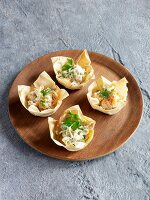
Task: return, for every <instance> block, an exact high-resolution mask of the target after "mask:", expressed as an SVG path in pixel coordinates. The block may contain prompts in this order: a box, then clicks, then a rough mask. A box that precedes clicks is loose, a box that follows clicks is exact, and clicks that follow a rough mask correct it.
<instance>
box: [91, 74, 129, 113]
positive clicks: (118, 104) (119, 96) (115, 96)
mask: <svg viewBox="0 0 150 200" xmlns="http://www.w3.org/2000/svg"><path fill="white" fill-rule="evenodd" d="M127 83H128V81H127V79H126V78H125V77H124V78H122V79H121V80H119V81H112V82H110V81H109V80H107V79H106V78H104V77H103V76H101V77H100V78H99V79H97V80H96V81H94V82H93V83H92V84H91V85H90V86H89V88H88V93H87V98H88V101H89V103H90V105H91V106H92V108H93V109H96V110H99V111H101V112H103V113H106V114H108V115H114V114H116V113H117V112H119V111H120V110H121V109H122V108H123V107H124V106H125V105H126V104H127V93H128V88H127Z"/></svg>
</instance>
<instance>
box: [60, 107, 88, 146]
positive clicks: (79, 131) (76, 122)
mask: <svg viewBox="0 0 150 200" xmlns="http://www.w3.org/2000/svg"><path fill="white" fill-rule="evenodd" d="M89 129H90V125H89V124H88V123H87V121H86V120H84V119H80V117H79V115H78V114H74V113H73V112H70V111H69V112H68V113H67V115H66V117H65V119H64V120H63V122H61V124H60V131H59V133H57V134H61V136H62V142H63V143H64V144H65V145H67V146H68V145H73V146H76V147H77V146H78V147H79V146H80V147H81V146H83V145H84V144H85V142H86V140H87V139H88V134H89Z"/></svg>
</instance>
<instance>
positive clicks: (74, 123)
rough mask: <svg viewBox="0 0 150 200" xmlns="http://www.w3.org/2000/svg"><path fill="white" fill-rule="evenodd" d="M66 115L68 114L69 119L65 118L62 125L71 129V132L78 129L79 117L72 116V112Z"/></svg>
mask: <svg viewBox="0 0 150 200" xmlns="http://www.w3.org/2000/svg"><path fill="white" fill-rule="evenodd" d="M67 114H69V117H67V118H66V119H65V121H64V125H66V126H68V127H71V128H72V130H74V131H75V130H76V129H79V128H80V126H81V119H80V118H79V115H77V114H74V113H72V112H70V111H69V112H68V113H67Z"/></svg>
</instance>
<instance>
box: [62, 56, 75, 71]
mask: <svg viewBox="0 0 150 200" xmlns="http://www.w3.org/2000/svg"><path fill="white" fill-rule="evenodd" d="M69 69H73V60H72V58H67V62H66V63H65V64H64V65H63V66H62V71H68V70H69Z"/></svg>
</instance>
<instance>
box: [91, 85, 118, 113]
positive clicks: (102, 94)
mask: <svg viewBox="0 0 150 200" xmlns="http://www.w3.org/2000/svg"><path fill="white" fill-rule="evenodd" d="M92 96H93V97H94V98H97V99H98V100H99V106H101V107H102V108H103V109H105V110H110V109H114V108H116V107H117V105H118V103H119V102H120V100H121V99H120V96H119V93H118V92H117V91H116V90H115V87H114V86H111V87H110V86H106V87H105V88H103V89H101V90H96V91H94V92H93V94H92Z"/></svg>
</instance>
